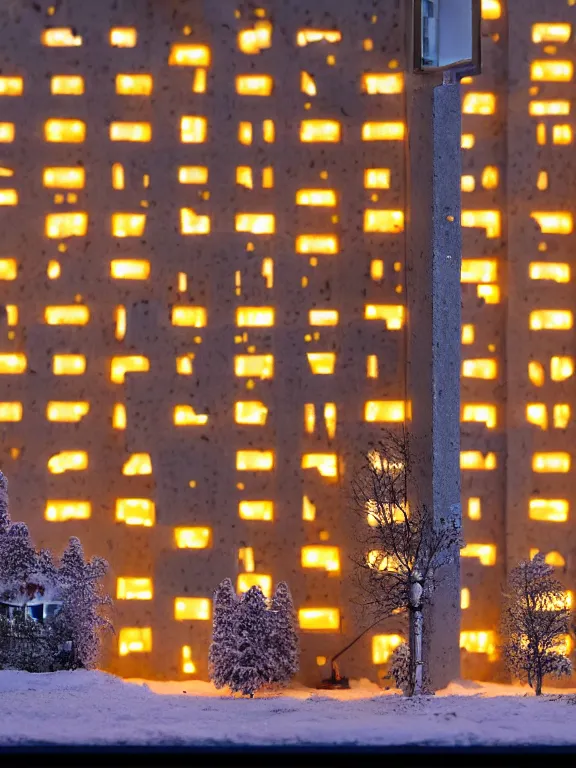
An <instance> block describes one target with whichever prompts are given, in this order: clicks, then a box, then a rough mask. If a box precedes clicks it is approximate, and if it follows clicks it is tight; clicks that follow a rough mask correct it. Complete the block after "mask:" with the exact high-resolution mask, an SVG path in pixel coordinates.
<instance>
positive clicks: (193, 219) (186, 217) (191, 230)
mask: <svg viewBox="0 0 576 768" xmlns="http://www.w3.org/2000/svg"><path fill="white" fill-rule="evenodd" d="M180 232H181V233H182V234H183V235H208V234H209V233H210V216H201V215H197V214H196V213H195V211H194V210H193V209H192V208H180Z"/></svg>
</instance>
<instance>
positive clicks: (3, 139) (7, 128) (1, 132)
mask: <svg viewBox="0 0 576 768" xmlns="http://www.w3.org/2000/svg"><path fill="white" fill-rule="evenodd" d="M15 135H16V131H15V128H14V123H0V143H2V144H9V143H10V142H11V141H14V136H15Z"/></svg>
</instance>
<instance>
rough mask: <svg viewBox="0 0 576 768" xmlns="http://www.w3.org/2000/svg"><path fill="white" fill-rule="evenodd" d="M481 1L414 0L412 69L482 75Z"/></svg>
mask: <svg viewBox="0 0 576 768" xmlns="http://www.w3.org/2000/svg"><path fill="white" fill-rule="evenodd" d="M480 20H481V6H480V0H413V52H414V57H413V69H414V71H415V72H423V73H425V72H442V71H446V70H451V71H452V72H453V73H454V74H455V75H456V77H464V76H466V75H475V74H478V73H479V72H480Z"/></svg>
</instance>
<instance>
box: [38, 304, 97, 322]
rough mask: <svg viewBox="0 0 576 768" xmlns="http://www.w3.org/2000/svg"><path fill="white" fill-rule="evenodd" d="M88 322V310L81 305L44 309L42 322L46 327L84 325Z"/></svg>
mask: <svg viewBox="0 0 576 768" xmlns="http://www.w3.org/2000/svg"><path fill="white" fill-rule="evenodd" d="M89 320H90V310H89V309H88V307H85V306H83V305H82V304H72V305H70V306H61V307H46V308H45V310H44V322H45V323H47V324H48V325H86V323H88V322H89Z"/></svg>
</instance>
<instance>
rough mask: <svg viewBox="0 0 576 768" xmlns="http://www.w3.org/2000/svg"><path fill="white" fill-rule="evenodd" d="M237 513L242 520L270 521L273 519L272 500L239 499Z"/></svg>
mask: <svg viewBox="0 0 576 768" xmlns="http://www.w3.org/2000/svg"><path fill="white" fill-rule="evenodd" d="M238 515H239V516H240V518H241V519H242V520H262V521H264V522H270V521H271V520H273V519H274V502H273V501H240V502H239V503H238Z"/></svg>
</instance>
